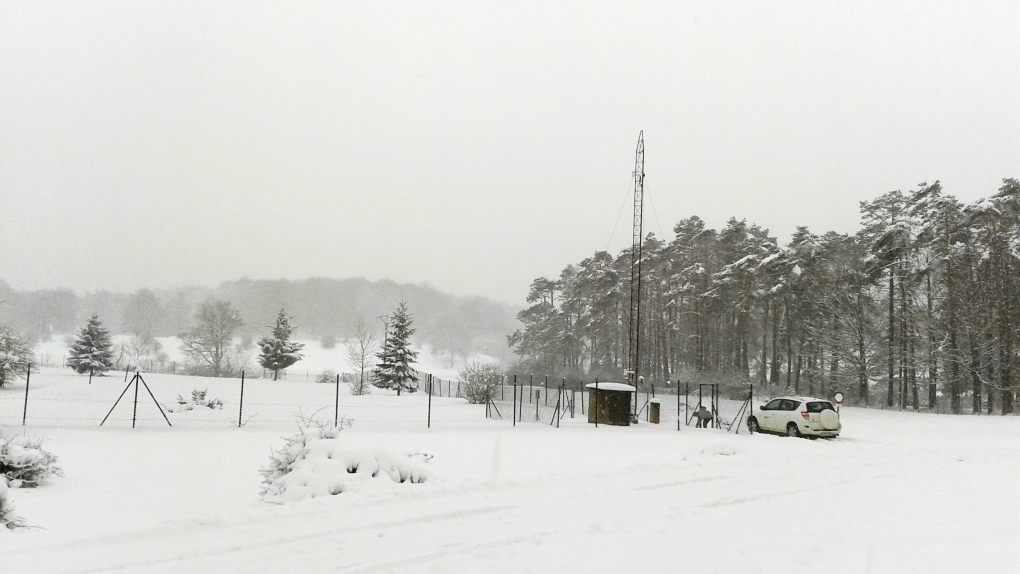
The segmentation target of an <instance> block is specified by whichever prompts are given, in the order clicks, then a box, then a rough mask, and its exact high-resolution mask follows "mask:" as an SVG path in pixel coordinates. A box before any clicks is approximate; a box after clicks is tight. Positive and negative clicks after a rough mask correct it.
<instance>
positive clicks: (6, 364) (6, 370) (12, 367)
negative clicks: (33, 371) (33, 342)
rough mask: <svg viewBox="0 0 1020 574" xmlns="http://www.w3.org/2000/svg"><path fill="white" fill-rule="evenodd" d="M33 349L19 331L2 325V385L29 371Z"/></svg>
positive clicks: (0, 334) (0, 342)
mask: <svg viewBox="0 0 1020 574" xmlns="http://www.w3.org/2000/svg"><path fill="white" fill-rule="evenodd" d="M31 364H32V351H31V350H30V349H29V348H28V345H27V344H25V342H24V341H22V340H21V337H19V336H18V334H17V333H15V332H14V331H11V330H10V329H8V328H6V327H0V387H2V386H4V385H6V384H8V383H12V382H14V379H16V378H18V377H22V376H24V375H25V373H27V372H28V368H29V366H30V365H31Z"/></svg>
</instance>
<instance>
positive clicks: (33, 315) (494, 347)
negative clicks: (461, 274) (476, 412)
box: [0, 278, 516, 359]
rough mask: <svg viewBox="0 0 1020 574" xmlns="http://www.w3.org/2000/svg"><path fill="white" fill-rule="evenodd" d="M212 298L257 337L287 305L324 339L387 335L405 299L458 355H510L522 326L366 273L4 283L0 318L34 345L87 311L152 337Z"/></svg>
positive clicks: (429, 336)
mask: <svg viewBox="0 0 1020 574" xmlns="http://www.w3.org/2000/svg"><path fill="white" fill-rule="evenodd" d="M208 300H223V301H228V302H230V304H231V305H232V306H233V307H234V308H235V309H236V310H237V311H238V312H239V313H240V314H241V316H242V317H244V319H245V320H244V322H243V324H241V325H240V326H239V327H238V328H237V334H238V335H239V336H249V337H258V336H259V334H260V329H261V326H262V325H266V324H268V323H269V322H271V321H273V320H274V318H275V317H276V315H277V312H278V311H279V309H280V308H281V307H283V306H286V307H287V309H288V311H289V312H290V313H292V314H293V317H294V319H295V322H296V323H297V324H299V325H300V326H301V329H300V336H301V337H303V338H321V339H322V340H323V342H324V343H329V342H332V341H335V340H344V339H347V338H349V337H352V336H354V335H355V333H356V330H357V325H358V324H364V325H367V326H368V328H369V329H370V330H374V331H376V332H378V333H379V334H381V332H382V330H383V324H382V322H380V321H379V320H378V319H377V317H380V316H385V315H387V314H388V313H389V312H390V311H392V309H393V308H394V307H395V305H396V304H397V302H398V301H400V300H406V301H407V302H408V304H409V305H411V306H412V307H413V308H414V309H415V310H416V315H417V317H416V323H417V327H418V333H417V340H418V341H419V342H421V343H424V344H427V345H429V346H430V347H431V348H432V349H433V350H434V351H436V352H438V353H447V354H449V356H450V357H451V359H452V358H453V357H466V356H469V355H471V354H472V353H474V352H482V353H486V354H490V355H493V356H496V357H503V358H508V357H509V355H510V353H508V352H507V349H506V345H505V344H504V343H503V340H504V337H505V336H506V334H507V333H509V332H510V331H512V330H513V329H514V328H515V326H516V321H515V320H514V313H515V310H514V309H513V308H512V307H511V306H510V305H507V304H504V303H499V302H495V301H491V300H488V299H485V298H482V297H459V296H455V295H451V294H448V293H443V292H440V291H438V290H437V289H435V288H432V287H430V286H428V285H414V284H398V283H395V282H393V281H389V280H381V281H375V282H370V281H368V280H366V279H361V278H354V279H343V280H338V279H326V278H314V279H307V280H302V281H288V280H250V279H241V280H238V281H231V282H227V283H223V284H222V285H220V286H219V287H217V288H215V289H209V288H203V287H182V288H177V289H156V290H153V289H139V290H138V291H136V292H135V293H133V294H124V293H113V292H109V291H97V292H91V293H87V294H85V295H83V296H78V295H76V294H75V293H74V292H73V291H70V290H67V289H50V290H40V291H17V290H14V289H11V288H10V287H9V286H8V285H6V284H5V283H3V282H2V281H0V324H2V325H8V326H9V327H10V328H11V329H13V330H14V331H16V332H18V333H21V334H22V337H23V338H24V340H25V341H26V342H27V343H29V344H32V343H34V342H35V341H37V340H46V339H48V338H50V337H52V336H54V335H66V334H69V333H75V332H77V330H78V329H80V327H81V324H82V322H84V321H85V320H86V319H88V317H90V316H92V315H93V314H98V315H99V316H100V317H102V318H103V319H104V322H105V325H106V327H107V328H108V329H109V330H110V332H111V333H114V334H134V335H137V336H138V337H139V338H140V339H141V340H143V341H147V340H150V339H151V338H153V337H164V336H165V337H169V336H174V335H177V334H179V333H182V332H184V331H186V330H188V329H190V328H191V327H192V325H193V319H194V316H195V313H196V312H197V311H199V309H200V307H201V305H202V303H204V302H205V301H208Z"/></svg>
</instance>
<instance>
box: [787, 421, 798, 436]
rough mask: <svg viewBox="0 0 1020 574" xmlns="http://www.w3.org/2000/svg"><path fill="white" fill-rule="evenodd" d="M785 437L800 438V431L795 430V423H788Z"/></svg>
mask: <svg viewBox="0 0 1020 574" xmlns="http://www.w3.org/2000/svg"><path fill="white" fill-rule="evenodd" d="M786 436H789V437H793V438H800V436H801V434H800V429H799V428H797V423H790V424H788V425H786Z"/></svg>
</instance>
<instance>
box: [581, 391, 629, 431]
mask: <svg viewBox="0 0 1020 574" xmlns="http://www.w3.org/2000/svg"><path fill="white" fill-rule="evenodd" d="M585 386H586V387H587V388H588V422H590V423H595V425H600V424H606V425H618V426H630V421H631V403H630V401H631V396H632V395H633V393H634V392H635V391H637V389H636V388H635V387H633V386H631V385H627V384H624V383H588V384H587V385H585Z"/></svg>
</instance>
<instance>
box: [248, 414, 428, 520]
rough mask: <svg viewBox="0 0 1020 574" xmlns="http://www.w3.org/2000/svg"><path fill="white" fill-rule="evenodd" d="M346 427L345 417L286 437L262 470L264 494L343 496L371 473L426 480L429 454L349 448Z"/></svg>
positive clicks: (278, 498)
mask: <svg viewBox="0 0 1020 574" xmlns="http://www.w3.org/2000/svg"><path fill="white" fill-rule="evenodd" d="M346 426H349V421H347V420H346V419H345V420H344V421H342V422H341V424H340V425H339V426H333V425H332V424H330V425H322V424H318V423H314V424H310V425H306V426H305V427H304V428H302V429H301V430H300V432H298V433H297V434H295V435H294V436H291V437H286V438H285V439H284V440H285V441H286V443H285V444H284V446H283V447H282V448H280V449H278V450H275V451H273V454H272V455H271V456H270V460H269V464H268V465H267V466H265V467H263V468H262V469H261V470H260V472H261V474H262V488H261V494H262V497H263V498H264V499H265V500H267V501H271V502H289V501H294V500H300V499H303V498H311V497H316V496H328V495H334V494H340V493H341V492H345V491H347V490H350V489H351V488H354V487H355V485H357V484H359V483H362V482H364V481H366V480H368V479H371V478H372V477H378V476H387V477H389V478H390V479H391V480H392V481H393V482H395V483H403V482H411V483H419V482H425V479H426V478H428V476H429V472H428V468H427V467H426V466H425V464H426V463H427V462H428V461H429V459H431V458H432V457H431V456H429V455H426V454H422V453H413V454H402V453H397V452H393V451H390V450H386V449H355V448H350V447H348V446H346V445H345V444H344V443H343V442H342V439H340V431H341V430H343V428H344V427H346Z"/></svg>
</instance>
